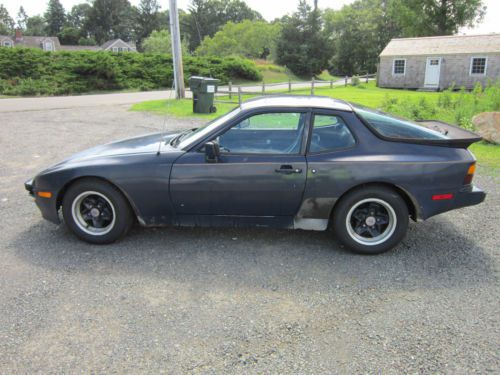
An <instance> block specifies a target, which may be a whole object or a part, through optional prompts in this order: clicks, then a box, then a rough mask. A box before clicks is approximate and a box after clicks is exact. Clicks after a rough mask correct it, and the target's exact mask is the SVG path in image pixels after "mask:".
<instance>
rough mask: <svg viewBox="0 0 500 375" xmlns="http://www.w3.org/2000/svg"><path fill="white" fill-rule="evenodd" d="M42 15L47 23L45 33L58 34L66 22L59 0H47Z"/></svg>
mask: <svg viewBox="0 0 500 375" xmlns="http://www.w3.org/2000/svg"><path fill="white" fill-rule="evenodd" d="M44 17H45V21H46V23H47V34H49V35H50V36H55V35H57V34H59V33H60V32H61V30H62V28H63V27H64V23H65V22H66V12H65V11H64V7H63V6H62V4H61V3H60V1H59V0H49V3H48V5H47V11H46V12H45V15H44Z"/></svg>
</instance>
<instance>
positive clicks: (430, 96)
mask: <svg viewBox="0 0 500 375" xmlns="http://www.w3.org/2000/svg"><path fill="white" fill-rule="evenodd" d="M309 93H310V91H309V90H297V91H295V90H294V94H306V95H308V94H309ZM315 94H316V95H324V96H330V97H334V98H337V99H343V100H347V101H350V102H354V103H359V104H362V105H365V106H367V107H372V108H380V107H382V104H383V103H384V101H385V100H387V98H393V97H397V98H398V100H399V101H400V102H404V101H407V100H408V101H419V100H421V99H422V98H425V100H426V101H427V102H428V103H429V104H431V105H433V104H435V103H437V102H438V100H439V98H440V95H442V94H441V93H437V92H417V91H410V90H393V89H380V88H377V87H376V86H375V83H374V82H369V83H368V84H363V85H361V86H358V87H353V86H347V87H344V86H337V87H334V88H332V89H330V88H329V87H328V88H316V90H315ZM451 95H452V96H454V95H460V94H459V93H451ZM249 98H251V96H244V97H243V99H244V100H246V99H249ZM221 99H222V100H228V98H227V97H222V98H221ZM233 100H235V101H237V98H233ZM216 106H217V113H211V114H193V112H192V101H191V100H190V99H184V100H155V101H149V102H143V103H138V104H135V105H133V106H132V108H131V110H132V111H146V112H153V113H157V114H160V115H166V116H175V117H196V118H204V119H207V121H208V120H211V119H213V118H216V117H218V116H220V115H222V114H224V113H226V112H228V111H230V110H231V109H233V108H234V107H236V104H234V105H233V104H222V103H221V104H216ZM470 150H471V151H472V152H473V153H474V155H476V158H477V159H478V165H479V166H480V167H482V168H485V169H486V170H487V171H488V174H492V175H494V176H498V175H500V146H495V145H491V144H487V143H485V142H481V143H476V144H474V145H472V146H471V147H470Z"/></svg>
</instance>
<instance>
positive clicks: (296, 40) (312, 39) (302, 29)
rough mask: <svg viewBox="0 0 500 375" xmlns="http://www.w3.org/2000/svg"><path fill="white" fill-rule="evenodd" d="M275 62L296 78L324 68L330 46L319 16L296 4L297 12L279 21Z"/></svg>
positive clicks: (317, 11) (309, 8)
mask: <svg viewBox="0 0 500 375" xmlns="http://www.w3.org/2000/svg"><path fill="white" fill-rule="evenodd" d="M282 24H283V27H282V31H281V35H280V38H279V40H278V44H277V49H276V57H277V59H276V61H277V62H278V63H279V64H281V65H286V66H287V67H288V68H289V69H290V70H291V71H292V72H294V73H295V74H297V75H299V76H308V77H309V76H311V75H313V74H319V73H321V71H323V70H324V69H326V68H327V67H328V60H329V58H330V57H331V55H332V44H331V42H330V41H329V40H328V36H327V34H326V33H325V32H324V30H323V25H322V19H321V13H320V11H319V9H318V7H317V2H316V1H315V6H314V9H311V7H310V6H309V5H308V4H307V3H306V1H305V0H300V2H299V6H298V10H297V12H296V13H294V14H293V15H292V16H285V17H284V18H283V20H282Z"/></svg>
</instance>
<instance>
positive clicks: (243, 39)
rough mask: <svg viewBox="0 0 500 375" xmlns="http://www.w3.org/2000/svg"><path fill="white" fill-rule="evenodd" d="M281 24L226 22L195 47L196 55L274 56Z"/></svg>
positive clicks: (247, 21)
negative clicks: (211, 35)
mask: <svg viewBox="0 0 500 375" xmlns="http://www.w3.org/2000/svg"><path fill="white" fill-rule="evenodd" d="M280 31H281V24H279V23H273V24H271V23H267V22H266V21H250V20H244V21H243V22H240V23H232V22H228V23H227V24H225V25H224V26H223V27H222V29H221V30H220V31H218V32H217V33H216V34H215V35H214V36H213V37H209V36H207V37H205V39H203V42H202V43H201V45H200V46H199V47H198V48H197V49H196V54H198V55H216V56H231V55H239V56H244V57H248V58H253V59H258V58H263V57H267V56H268V55H269V54H272V55H273V56H274V54H275V51H276V44H277V41H278V37H279V34H280Z"/></svg>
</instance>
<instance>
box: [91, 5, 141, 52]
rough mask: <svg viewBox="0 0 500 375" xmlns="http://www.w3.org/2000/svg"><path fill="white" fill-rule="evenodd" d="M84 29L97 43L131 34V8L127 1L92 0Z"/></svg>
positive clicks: (128, 37) (126, 38) (124, 38)
mask: <svg viewBox="0 0 500 375" xmlns="http://www.w3.org/2000/svg"><path fill="white" fill-rule="evenodd" d="M85 29H86V30H88V32H89V34H90V35H91V36H92V37H93V38H94V39H95V40H96V41H97V42H98V43H99V44H102V43H104V42H106V41H107V40H110V39H116V38H120V39H123V40H127V41H128V40H130V39H131V38H132V34H133V8H132V6H131V5H130V2H129V1H128V0H94V2H93V3H92V8H91V9H90V11H89V17H88V19H87V21H86V24H85Z"/></svg>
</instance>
